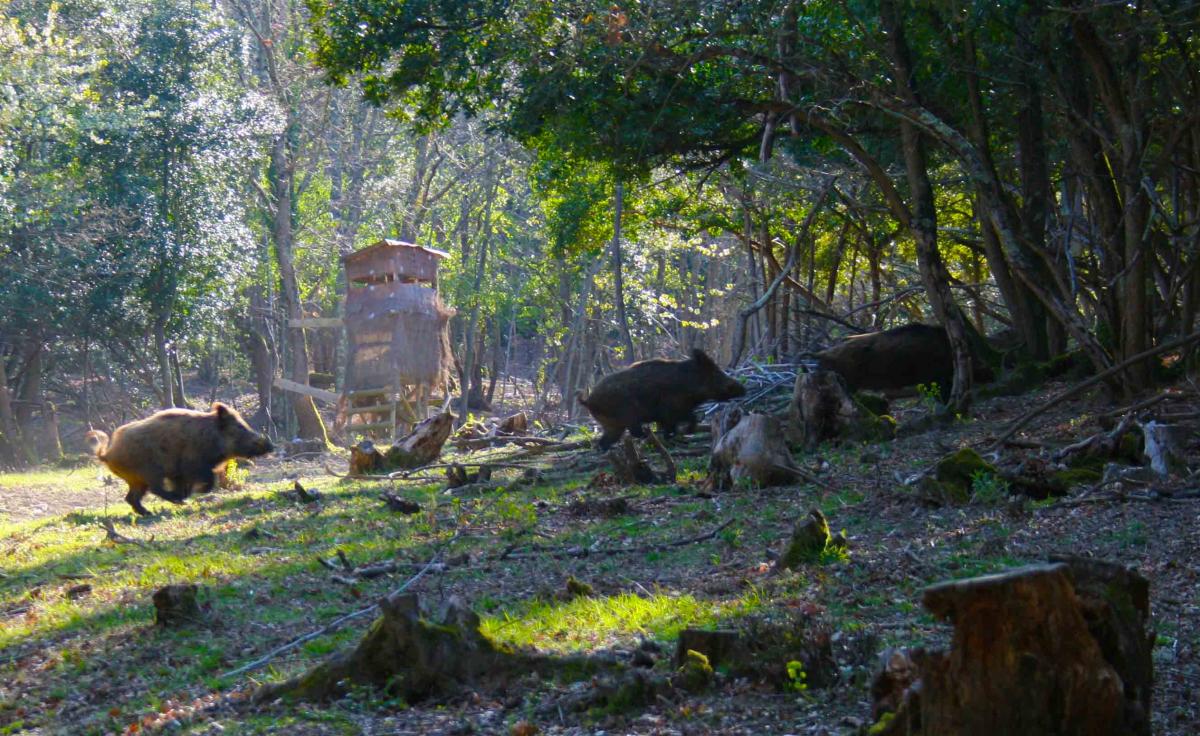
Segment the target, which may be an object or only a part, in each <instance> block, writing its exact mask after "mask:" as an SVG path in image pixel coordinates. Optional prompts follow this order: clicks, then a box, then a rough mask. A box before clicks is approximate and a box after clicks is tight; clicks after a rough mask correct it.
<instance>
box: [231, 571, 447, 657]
mask: <svg viewBox="0 0 1200 736" xmlns="http://www.w3.org/2000/svg"><path fill="white" fill-rule="evenodd" d="M439 556H440V555H439V554H435V555H434V556H433V558H432V559H430V560H429V562H428V563H427V564H426V565H425V567H422V568H421V570H420V571H419V572H418V573H417V574H416V575H413V576H412V577H411V578H409V579H408V580H407V581H405V583H404V584H403V585H401V586H400V587H399V588H396V589H395V590H394V591H392V592H391V593H389V594H388V595H387V596H384V597H385V598H386V597H390V596H392V595H395V594H397V593H403V592H404V591H405V590H408V589H409V588H410V587H412V586H413V585H414V584H415V583H416V582H417V581H418V580H420V579H421V578H423V577H425V573H427V572H429V570H430V569H431V568H432V567H433V566H434V564H435V563H437V560H438V557H439ZM378 607H379V604H378V603H372V604H371V605H369V606H367V607H366V608H360V609H359V610H357V611H351V612H350V613H347V614H346V615H344V616H339V617H337V618H335V619H334V620H332V621H330V622H329V623H327V624H325V625H324V626H322V627H321V628H319V629H316V630H315V631H310V632H308V633H307V634H305V635H304V636H301V637H298V638H296V639H292V640H291V641H289V642H288V643H287V644H283V645H281V646H278V647H275V648H274V649H272V650H271V651H269V652H267V653H266V654H264V655H263V656H261V657H259V658H258V659H256V660H254V661H252V662H247V663H246V664H244V665H242V666H241V667H238V668H237V669H234V670H230V671H228V672H226V673H225V674H223V675H221V677H222V678H224V677H236V676H237V675H240V674H243V673H246V672H249V671H251V670H255V669H258V668H259V667H262V666H263V665H264V664H266V663H267V662H270V661H271V660H272V659H274V658H275V657H278V656H279V655H280V654H283V653H284V652H290V651H291V650H293V649H295V648H297V647H299V646H301V645H302V644H304V643H305V642H309V641H312V640H313V639H316V638H317V637H319V636H324V635H325V634H329V633H332V632H334V631H337V630H338V629H339V628H340V627H341V626H342V624H344V623H347V622H349V621H353V620H355V619H358V618H362V617H363V616H366V615H368V614H370V613H372V612H374V611H375V609H376V608H378Z"/></svg>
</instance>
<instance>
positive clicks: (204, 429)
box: [87, 402, 275, 516]
mask: <svg viewBox="0 0 1200 736" xmlns="http://www.w3.org/2000/svg"><path fill="white" fill-rule="evenodd" d="M87 439H88V443H89V444H90V445H91V446H92V450H93V452H95V454H96V457H97V459H99V460H100V461H101V462H102V463H104V464H105V465H107V466H108V469H109V470H111V471H112V473H113V475H115V476H117V477H119V478H121V479H122V480H124V481H125V482H126V483H128V484H129V492H128V493H127V494H125V500H126V501H127V502H129V505H130V506H132V507H133V510H134V511H136V512H137V513H139V514H141V515H143V516H145V515H148V514H149V513H150V512H149V511H147V510H146V507H145V506H143V505H142V498H143V497H144V496H145V495H146V494H147V493H153V494H154V495H156V496H159V497H160V498H164V499H166V500H168V501H171V502H172V503H183V501H184V500H185V499H187V497H188V496H190V495H191V494H192V491H193V489H195V490H198V491H199V492H201V493H207V492H208V491H211V490H212V489H213V484H214V483H215V482H216V475H215V473H214V468H216V467H217V466H219V465H221V466H223V465H224V464H225V463H227V462H228V461H229V460H231V459H233V458H238V457H259V456H260V455H266V454H267V453H269V452H271V451H272V450H274V449H275V448H274V447H272V445H271V441H270V440H269V439H267V438H266V437H263V436H262V435H260V434H258V433H256V432H255V431H254V430H252V429H250V426H249V425H248V424H246V422H245V420H243V419H242V417H241V415H240V414H238V413H237V412H236V411H234V410H233V409H231V408H229V407H228V406H226V405H225V404H222V403H220V402H218V403H216V404H213V407H212V410H211V411H206V412H205V411H193V410H191V409H167V410H165V411H160V412H158V413H157V414H155V415H153V416H151V417H148V418H146V419H142V420H140V421H137V422H130V423H129V424H126V425H123V426H121V427H119V428H118V429H117V431H116V432H113V435H112V439H111V440H110V439H109V438H108V437H107V436H105V434H104V433H103V432H99V431H93V432H89V433H88V437H87ZM168 483H169V484H170V486H171V489H170V490H168V489H167V484H168Z"/></svg>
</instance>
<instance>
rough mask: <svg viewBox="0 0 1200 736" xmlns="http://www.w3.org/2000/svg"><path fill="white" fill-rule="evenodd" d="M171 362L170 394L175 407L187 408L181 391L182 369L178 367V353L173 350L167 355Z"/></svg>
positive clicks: (185, 396)
mask: <svg viewBox="0 0 1200 736" xmlns="http://www.w3.org/2000/svg"><path fill="white" fill-rule="evenodd" d="M168 357H169V358H170V361H171V394H172V401H174V402H175V406H179V407H183V408H185V409H186V408H187V407H188V400H187V394H186V393H184V391H183V367H182V366H181V365H179V351H178V350H175V349H174V348H172V349H171V351H170V352H169V353H168Z"/></svg>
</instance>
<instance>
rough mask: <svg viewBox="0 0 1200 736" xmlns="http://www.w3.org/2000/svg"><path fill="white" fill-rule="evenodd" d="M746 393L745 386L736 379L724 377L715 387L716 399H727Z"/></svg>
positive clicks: (736, 397)
mask: <svg viewBox="0 0 1200 736" xmlns="http://www.w3.org/2000/svg"><path fill="white" fill-rule="evenodd" d="M745 395H746V387H745V386H743V385H742V384H740V383H738V382H737V381H736V380H734V379H732V378H729V377H728V376H726V377H725V380H723V381H722V382H721V385H720V387H719V388H718V389H717V400H718V401H728V400H730V399H738V398H741V397H743V396H745Z"/></svg>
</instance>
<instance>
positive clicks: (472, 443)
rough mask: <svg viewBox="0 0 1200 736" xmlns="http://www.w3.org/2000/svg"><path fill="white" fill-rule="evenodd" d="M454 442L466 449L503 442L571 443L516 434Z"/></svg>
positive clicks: (515, 443)
mask: <svg viewBox="0 0 1200 736" xmlns="http://www.w3.org/2000/svg"><path fill="white" fill-rule="evenodd" d="M453 444H454V446H455V447H457V448H459V449H466V448H473V447H490V446H492V445H501V444H504V445H506V444H514V445H535V446H538V447H541V446H555V445H563V444H569V443H564V442H560V441H558V440H552V439H550V438H549V437H521V436H519V435H516V436H502V437H480V438H478V439H473V440H457V441H453Z"/></svg>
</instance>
